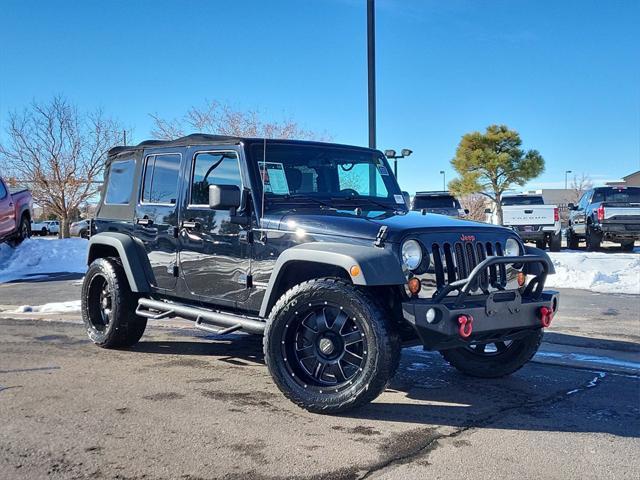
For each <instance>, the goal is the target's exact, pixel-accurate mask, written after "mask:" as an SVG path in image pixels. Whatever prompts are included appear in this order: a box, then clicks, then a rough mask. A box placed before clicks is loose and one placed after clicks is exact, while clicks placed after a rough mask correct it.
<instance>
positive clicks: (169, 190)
mask: <svg viewBox="0 0 640 480" xmlns="http://www.w3.org/2000/svg"><path fill="white" fill-rule="evenodd" d="M180 158H181V156H180V155H179V154H175V153H172V154H158V155H149V156H148V157H147V159H146V161H145V166H144V186H143V187H142V197H141V198H142V202H143V203H161V204H168V205H175V204H176V202H177V201H178V174H179V172H180Z"/></svg>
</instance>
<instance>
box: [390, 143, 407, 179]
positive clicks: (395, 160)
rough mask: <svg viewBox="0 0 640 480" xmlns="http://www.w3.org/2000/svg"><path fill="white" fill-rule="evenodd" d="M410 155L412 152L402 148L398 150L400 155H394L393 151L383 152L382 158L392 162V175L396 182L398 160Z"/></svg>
mask: <svg viewBox="0 0 640 480" xmlns="http://www.w3.org/2000/svg"><path fill="white" fill-rule="evenodd" d="M412 153H413V150H409V149H408V148H403V149H402V150H400V155H396V151H395V150H385V151H384V156H385V157H387V158H388V159H389V160H393V174H394V175H395V177H396V180H397V179H398V159H399V158H405V157H408V156H409V155H411V154H412Z"/></svg>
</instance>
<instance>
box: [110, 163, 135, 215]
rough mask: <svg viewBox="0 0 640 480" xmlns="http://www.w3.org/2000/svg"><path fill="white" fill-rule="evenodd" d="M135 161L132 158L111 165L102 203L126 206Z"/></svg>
mask: <svg viewBox="0 0 640 480" xmlns="http://www.w3.org/2000/svg"><path fill="white" fill-rule="evenodd" d="M135 169H136V161H135V160H134V159H132V158H130V159H128V160H119V161H117V162H113V163H111V168H110V169H109V179H108V180H107V189H106V193H105V197H104V203H107V204H110V205H127V204H128V203H129V200H130V199H131V191H132V190H133V178H134V173H135Z"/></svg>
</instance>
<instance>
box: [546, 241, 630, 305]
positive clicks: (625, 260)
mask: <svg viewBox="0 0 640 480" xmlns="http://www.w3.org/2000/svg"><path fill="white" fill-rule="evenodd" d="M549 256H550V257H551V261H552V262H553V265H554V267H555V268H556V274H555V275H549V277H548V278H547V282H546V286H548V287H558V288H577V289H580V290H590V291H592V292H599V293H626V294H632V295H640V255H638V254H637V253H609V252H607V253H604V252H580V251H575V250H572V251H566V252H549Z"/></svg>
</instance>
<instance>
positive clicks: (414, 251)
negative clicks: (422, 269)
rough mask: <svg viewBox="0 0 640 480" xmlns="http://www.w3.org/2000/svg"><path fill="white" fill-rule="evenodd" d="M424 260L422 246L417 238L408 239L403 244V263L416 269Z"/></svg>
mask: <svg viewBox="0 0 640 480" xmlns="http://www.w3.org/2000/svg"><path fill="white" fill-rule="evenodd" d="M421 262H422V247H420V244H419V243H418V241H417V240H407V241H406V242H404V243H403V244H402V263H404V265H405V266H406V267H407V268H408V269H409V270H415V269H416V268H418V267H419V266H420V263H421Z"/></svg>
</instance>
